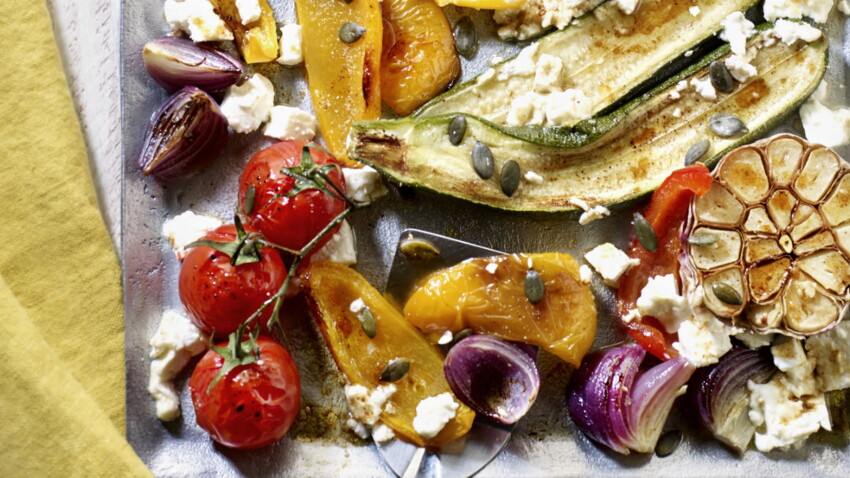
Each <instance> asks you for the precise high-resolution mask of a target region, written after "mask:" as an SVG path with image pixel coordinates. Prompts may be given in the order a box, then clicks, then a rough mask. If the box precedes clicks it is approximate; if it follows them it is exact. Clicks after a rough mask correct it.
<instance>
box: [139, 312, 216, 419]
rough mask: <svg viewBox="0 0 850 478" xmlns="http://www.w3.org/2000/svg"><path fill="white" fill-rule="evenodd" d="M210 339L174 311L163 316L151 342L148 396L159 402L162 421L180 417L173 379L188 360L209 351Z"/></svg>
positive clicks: (159, 415) (159, 413)
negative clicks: (208, 341)
mask: <svg viewBox="0 0 850 478" xmlns="http://www.w3.org/2000/svg"><path fill="white" fill-rule="evenodd" d="M207 340H208V338H207V337H206V336H205V335H204V334H203V333H202V332H201V331H200V329H198V328H197V327H196V326H195V324H193V323H192V321H191V320H189V319H187V318H186V317H184V316H183V315H181V314H178V313H177V312H175V311H173V310H168V311H166V312H165V313H164V314H163V315H162V320H161V321H160V323H159V328H158V329H157V331H156V333H155V334H154V336H153V337H152V338H151V340H150V345H151V352H150V357H151V358H152V359H153V360H151V373H150V377H149V379H148V393H150V394H151V397H153V399H154V401H155V402H156V416H157V417H159V419H160V420H163V421H171V420H175V419H176V418H177V417H179V416H180V400H179V398H178V396H177V390H176V389H175V388H174V383H173V382H172V380H174V377H176V376H177V374H178V373H180V371H181V370H182V369H183V367H185V366H186V364H187V363H189V359H190V358H192V357H193V356H195V355H198V354H199V353H201V352H203V351H204V350H206V348H207Z"/></svg>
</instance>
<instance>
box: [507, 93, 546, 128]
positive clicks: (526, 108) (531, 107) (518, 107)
mask: <svg viewBox="0 0 850 478" xmlns="http://www.w3.org/2000/svg"><path fill="white" fill-rule="evenodd" d="M537 97H538V95H535V94H534V93H524V94H521V95H519V96H517V97H516V98H514V100H513V101H511V106H510V110H508V116H507V118H505V123H506V124H507V125H508V126H523V125H526V124H542V123H543V120H544V118H545V116H544V112H543V110H542V109H537V108H535V100H536V99H537Z"/></svg>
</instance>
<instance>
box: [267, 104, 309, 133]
mask: <svg viewBox="0 0 850 478" xmlns="http://www.w3.org/2000/svg"><path fill="white" fill-rule="evenodd" d="M316 127H317V124H316V118H314V117H313V115H311V114H310V113H308V112H306V111H303V110H300V109H298V108H294V107H292V106H283V105H277V106H275V107H274V108H272V112H271V119H270V120H269V122H268V123H266V127H265V128H264V129H263V134H264V135H266V136H270V137H272V138H277V139H279V140H281V141H284V140H288V139H295V140H299V141H309V140H311V139H313V137H314V136H316Z"/></svg>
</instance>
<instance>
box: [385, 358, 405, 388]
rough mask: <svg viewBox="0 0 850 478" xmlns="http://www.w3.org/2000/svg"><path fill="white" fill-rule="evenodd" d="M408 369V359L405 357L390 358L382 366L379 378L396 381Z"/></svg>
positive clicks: (402, 376)
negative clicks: (382, 369)
mask: <svg viewBox="0 0 850 478" xmlns="http://www.w3.org/2000/svg"><path fill="white" fill-rule="evenodd" d="M408 370H410V360H407V359H406V358H397V359H392V360H390V362H389V363H388V364H387V366H386V367H384V371H383V372H381V377H380V378H379V380H380V381H382V382H397V381H399V380H401V379H402V378H404V376H405V375H407V371H408Z"/></svg>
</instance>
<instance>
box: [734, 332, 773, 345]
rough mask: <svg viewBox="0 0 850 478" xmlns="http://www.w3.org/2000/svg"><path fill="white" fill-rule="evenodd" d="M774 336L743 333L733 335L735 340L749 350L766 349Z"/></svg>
mask: <svg viewBox="0 0 850 478" xmlns="http://www.w3.org/2000/svg"><path fill="white" fill-rule="evenodd" d="M773 337H774V334H756V333H753V332H748V331H743V332H738V333H737V334H735V338H736V339H738V340H740V341H741V342H742V343H743V344H744V345H746V346H747V347H749V348H751V349H757V348H759V347H767V346H768V345H770V343H771V342H772V341H773Z"/></svg>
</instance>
